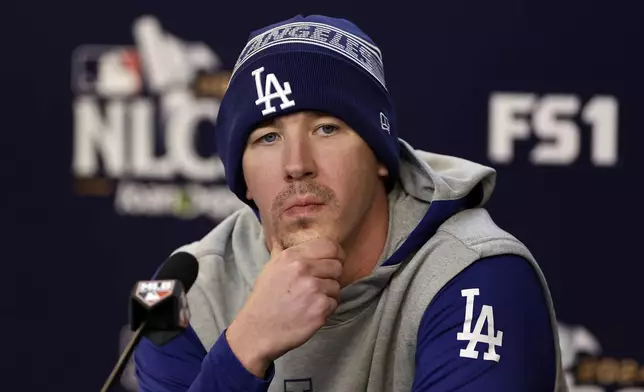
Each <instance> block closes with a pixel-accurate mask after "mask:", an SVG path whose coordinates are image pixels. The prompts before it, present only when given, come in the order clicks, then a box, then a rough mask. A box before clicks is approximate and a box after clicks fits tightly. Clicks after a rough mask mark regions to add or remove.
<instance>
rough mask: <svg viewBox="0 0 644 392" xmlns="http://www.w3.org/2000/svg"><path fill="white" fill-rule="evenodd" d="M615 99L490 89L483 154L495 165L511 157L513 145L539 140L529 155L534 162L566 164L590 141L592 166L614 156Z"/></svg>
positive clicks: (611, 161)
mask: <svg viewBox="0 0 644 392" xmlns="http://www.w3.org/2000/svg"><path fill="white" fill-rule="evenodd" d="M617 113H618V103H617V100H616V99H615V97H612V96H601V95H599V96H593V97H592V98H590V99H589V100H587V101H586V102H583V101H582V99H580V98H579V97H577V96H575V95H554V94H553V95H544V96H542V97H539V96H537V95H536V94H528V93H495V94H492V96H491V97H490V102H489V133H488V136H489V140H488V158H489V159H490V161H492V162H494V163H499V164H505V163H510V162H512V161H513V160H514V159H515V149H516V143H517V142H518V141H520V140H528V139H530V138H531V136H534V137H536V139H538V142H537V144H536V145H535V146H534V147H533V148H532V149H531V151H530V154H529V157H528V159H529V160H530V162H532V163H533V164H535V165H570V164H572V163H573V162H575V161H577V159H579V156H580V153H581V146H582V145H584V143H586V141H587V142H588V144H589V145H590V154H589V155H590V161H591V163H592V164H593V165H595V166H614V165H615V164H616V163H617V160H618V138H617V129H618V116H617Z"/></svg>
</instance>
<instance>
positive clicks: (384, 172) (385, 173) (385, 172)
mask: <svg viewBox="0 0 644 392" xmlns="http://www.w3.org/2000/svg"><path fill="white" fill-rule="evenodd" d="M378 175H379V176H380V177H387V176H388V175H389V170H387V168H386V167H385V165H383V164H382V163H379V164H378Z"/></svg>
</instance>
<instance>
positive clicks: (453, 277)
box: [135, 16, 565, 392]
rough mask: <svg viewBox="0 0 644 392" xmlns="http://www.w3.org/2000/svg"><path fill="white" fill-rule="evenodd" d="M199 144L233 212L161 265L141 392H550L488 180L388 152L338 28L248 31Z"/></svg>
mask: <svg viewBox="0 0 644 392" xmlns="http://www.w3.org/2000/svg"><path fill="white" fill-rule="evenodd" d="M215 132H216V133H217V143H218V149H219V151H220V154H221V157H222V161H223V163H224V166H225V169H226V178H227V181H228V184H229V186H230V189H231V190H232V191H233V192H234V193H235V194H236V195H237V196H238V197H239V198H240V199H241V200H243V201H244V202H246V203H247V204H248V206H249V208H244V209H242V210H240V211H238V212H236V213H235V214H233V215H232V216H230V217H229V218H227V219H226V220H225V221H224V222H222V223H221V224H219V225H218V227H216V228H215V229H214V230H213V231H212V232H210V233H209V234H208V235H206V236H205V237H204V238H203V239H201V240H200V241H198V242H195V243H192V244H189V245H186V246H184V247H181V248H180V250H183V251H187V252H190V253H192V254H193V255H194V256H195V257H196V258H197V259H198V261H199V268H200V270H199V275H198V278H197V280H196V282H195V284H194V286H193V287H192V289H191V290H190V291H189V293H188V300H189V306H190V308H191V313H192V318H191V325H190V327H189V328H187V329H186V330H185V332H183V333H182V334H181V335H179V336H177V337H176V338H175V339H173V340H172V341H170V342H169V343H167V344H165V345H162V346H155V345H154V344H153V343H152V342H150V341H149V340H147V339H143V340H142V341H141V343H140V345H139V347H138V348H137V351H136V353H135V363H136V367H137V370H136V371H137V376H138V380H139V384H140V390H141V391H146V392H152V391H154V392H161V391H173V392H174V391H190V392H215V391H217V392H220V391H275V392H276V391H280V392H296V391H314V392H319V391H334V392H339V391H369V392H380V391H382V392H384V391H396V392H398V391H436V392H442V391H497V392H498V391H523V392H531V391H563V390H565V387H564V385H563V383H562V381H561V380H562V378H561V376H562V370H561V366H560V359H559V357H560V354H559V349H558V340H557V335H556V319H555V314H554V310H553V307H552V303H551V299H550V295H549V292H548V288H547V285H546V282H545V280H544V278H543V276H542V274H541V272H540V270H539V267H538V266H537V264H536V262H535V260H534V259H533V257H532V255H531V254H530V252H529V251H528V250H527V249H526V247H525V246H524V245H523V244H522V243H520V242H519V241H518V240H517V239H515V238H514V237H512V236H511V235H510V234H508V233H506V232H505V231H503V230H501V229H500V228H499V227H497V226H496V225H495V224H494V222H493V221H492V219H491V218H490V216H489V215H488V213H487V212H486V211H485V210H484V209H483V208H482V206H483V205H484V204H485V202H486V201H487V200H488V199H489V198H490V195H491V193H492V189H493V186H494V182H495V172H494V171H493V170H492V169H491V168H488V167H484V166H481V165H479V164H476V163H473V162H469V161H466V160H462V159H459V158H455V157H448V156H441V155H437V154H431V153H426V152H422V151H417V150H414V149H413V148H412V147H411V146H409V145H408V144H407V143H406V142H404V141H403V140H400V139H399V138H398V136H397V134H398V133H397V127H396V116H395V113H394V108H393V104H392V102H391V99H390V96H389V93H388V91H387V88H386V85H385V80H384V72H383V64H382V56H381V53H380V51H379V49H378V48H377V47H376V45H375V44H374V43H373V42H372V41H371V39H370V38H369V37H368V36H367V35H366V34H364V33H363V32H362V31H361V30H360V29H359V28H358V27H357V26H355V25H354V24H352V23H351V22H349V21H347V20H342V19H334V18H329V17H324V16H309V17H303V16H297V17H294V18H292V19H289V20H286V21H283V22H280V23H277V24H274V25H271V26H267V27H265V28H263V29H261V30H258V31H255V32H253V33H252V34H251V37H250V40H249V41H248V43H247V45H246V47H245V48H244V50H243V51H242V53H241V55H240V57H239V59H238V61H237V64H236V66H235V68H234V70H233V75H232V78H231V81H230V84H229V87H228V90H227V92H226V95H225V97H224V99H223V101H222V104H221V107H220V111H219V117H218V123H217V125H216V131H215Z"/></svg>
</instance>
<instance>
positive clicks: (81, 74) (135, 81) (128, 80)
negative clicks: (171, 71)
mask: <svg viewBox="0 0 644 392" xmlns="http://www.w3.org/2000/svg"><path fill="white" fill-rule="evenodd" d="M72 89H73V90H74V92H75V93H77V94H97V95H100V96H103V97H111V98H117V97H127V96H132V95H138V94H140V93H141V92H142V89H143V78H142V69H141V61H140V56H139V53H138V52H137V50H136V49H135V48H134V47H130V46H101V45H84V46H80V47H79V48H77V49H76V51H74V54H73V56H72Z"/></svg>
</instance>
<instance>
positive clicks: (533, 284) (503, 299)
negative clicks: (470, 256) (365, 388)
mask: <svg viewBox="0 0 644 392" xmlns="http://www.w3.org/2000/svg"><path fill="white" fill-rule="evenodd" d="M554 344H555V343H554V336H553V331H552V327H551V321H550V313H549V311H548V307H547V302H546V296H545V293H544V291H543V289H542V287H541V284H540V281H539V277H538V276H537V274H536V272H535V271H534V269H533V268H532V266H531V265H530V264H529V262H528V261H527V260H525V259H523V258H521V257H519V256H514V255H502V256H495V257H489V258H485V259H481V260H478V261H476V262H475V263H473V264H472V265H471V266H469V267H468V268H467V269H465V270H464V271H462V272H461V273H460V274H458V275H457V276H456V277H454V278H453V279H452V280H451V281H450V282H449V283H448V284H447V285H446V286H445V287H443V289H442V290H441V291H440V292H439V293H438V294H437V295H436V297H435V298H434V299H433V300H432V303H431V304H430V305H429V306H428V308H427V309H426V311H425V314H424V315H423V318H422V320H421V324H420V327H419V330H418V340H417V348H416V373H415V377H414V381H413V389H412V391H413V392H424V391H431V392H446V391H458V392H470V391H472V392H473V391H496V392H510V391H512V392H514V391H522V392H537V391H538V392H542V391H552V390H554V385H555V376H556V357H555V355H556V354H555V347H554Z"/></svg>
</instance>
